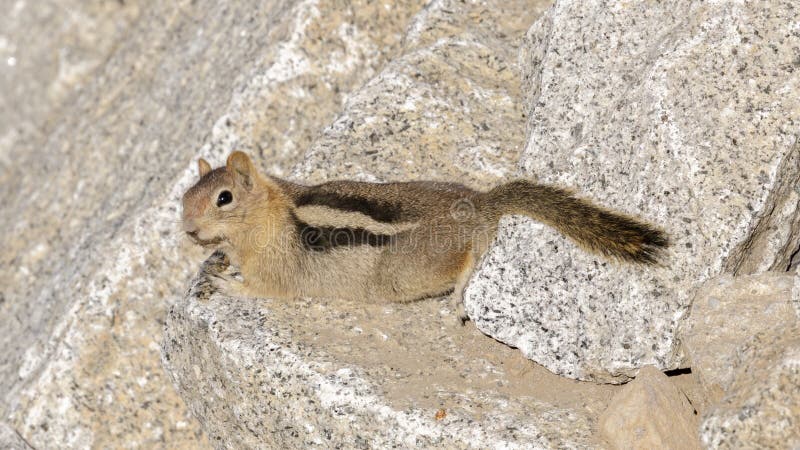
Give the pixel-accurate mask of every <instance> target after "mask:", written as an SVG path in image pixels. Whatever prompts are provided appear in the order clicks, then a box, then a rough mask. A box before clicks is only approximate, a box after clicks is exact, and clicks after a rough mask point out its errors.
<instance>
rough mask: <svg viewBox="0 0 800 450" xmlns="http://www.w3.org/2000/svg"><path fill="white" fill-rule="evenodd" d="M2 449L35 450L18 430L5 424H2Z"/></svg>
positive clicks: (0, 446)
mask: <svg viewBox="0 0 800 450" xmlns="http://www.w3.org/2000/svg"><path fill="white" fill-rule="evenodd" d="M0 448H2V449H3V450H33V447H31V446H30V445H28V443H27V442H25V439H22V436H20V435H19V433H17V431H16V430H14V429H13V428H11V426H10V425H9V424H7V423H5V422H0Z"/></svg>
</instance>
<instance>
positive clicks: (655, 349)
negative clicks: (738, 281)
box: [466, 0, 800, 382]
mask: <svg viewBox="0 0 800 450" xmlns="http://www.w3.org/2000/svg"><path fill="white" fill-rule="evenodd" d="M797 14H798V9H797V5H796V4H794V3H792V2H746V3H739V2H715V3H708V2H702V1H669V2H657V3H636V2H633V3H616V4H606V3H605V2H584V1H577V0H563V1H559V2H557V3H556V5H555V6H554V7H553V8H552V9H551V10H549V11H548V12H547V14H546V15H545V16H544V17H543V18H542V19H541V20H539V21H538V22H537V23H536V24H534V26H533V27H532V28H531V30H530V32H529V34H528V38H527V40H526V42H525V44H524V45H523V51H522V52H521V63H520V65H521V66H522V67H523V68H524V69H525V70H526V72H525V81H524V82H523V89H524V91H525V95H526V98H527V110H528V112H529V118H528V131H529V137H528V142H527V146H526V148H525V150H524V152H523V153H522V156H521V159H520V172H519V175H521V176H526V177H537V178H538V179H539V180H540V181H543V182H549V183H556V184H560V185H564V186H569V187H574V188H576V189H577V190H579V192H580V193H581V195H584V196H586V197H587V198H591V199H593V200H595V201H597V202H599V203H602V204H604V205H607V206H609V207H611V208H614V209H617V210H621V211H624V212H627V213H629V214H632V215H635V216H639V217H641V218H643V219H645V220H648V221H651V222H653V223H655V224H657V225H658V226H660V227H663V228H664V229H665V230H666V231H667V232H668V233H669V235H670V239H671V244H672V245H671V249H670V251H669V252H668V254H667V255H666V257H665V258H664V261H663V266H655V267H643V266H636V265H625V264H618V263H615V262H612V261H607V260H604V259H602V258H599V257H597V256H594V255H590V254H587V253H585V252H583V251H581V250H580V249H578V248H577V247H576V246H575V245H573V244H572V243H571V242H569V241H567V240H566V239H565V238H563V237H562V236H560V235H558V234H557V233H556V232H554V231H553V230H551V229H549V228H546V227H544V226H542V225H540V224H537V223H535V222H533V221H531V220H529V219H527V218H523V217H510V218H506V219H505V220H504V221H503V225H502V227H501V229H500V232H499V235H498V239H497V242H496V245H495V246H494V247H493V248H492V249H491V250H490V251H489V252H488V254H487V256H486V258H485V259H484V261H483V263H482V264H481V266H480V267H479V269H478V270H477V272H476V274H475V275H474V277H473V279H472V282H471V283H470V285H469V288H468V290H467V295H466V307H467V312H468V313H469V315H470V317H471V318H472V319H473V320H474V321H475V323H476V325H477V326H478V328H480V329H481V330H482V331H484V332H485V333H487V334H489V335H490V336H492V337H494V338H496V339H498V340H500V341H502V342H506V343H508V344H509V345H513V346H515V347H518V348H519V349H520V350H521V351H522V352H523V353H524V354H525V355H526V356H527V357H529V358H531V359H533V360H534V361H537V362H539V363H541V364H543V365H545V366H546V367H548V368H549V369H550V370H552V371H554V372H556V373H559V374H563V375H566V376H569V377H573V378H577V379H581V380H597V381H604V382H622V381H625V380H627V379H628V378H629V377H631V376H633V375H634V374H635V373H636V371H637V370H638V369H639V368H640V367H642V366H644V365H649V364H650V365H655V366H657V367H659V368H661V369H673V368H677V367H680V366H682V365H685V364H686V359H685V355H684V354H683V352H682V351H681V349H680V345H679V344H680V342H679V339H677V330H678V327H679V325H680V324H681V322H682V321H683V320H684V318H685V316H686V313H687V311H688V307H689V304H690V300H691V298H692V297H693V295H694V292H695V291H696V289H697V287H698V286H699V285H700V284H701V283H702V282H703V281H704V280H706V279H708V278H710V277H712V276H714V275H717V274H720V273H735V274H746V273H752V272H757V271H763V270H767V269H780V270H785V268H786V267H788V265H789V261H790V258H791V255H792V254H793V252H794V251H795V250H796V249H797V248H798V239H800V234H798V233H797V232H796V231H793V230H797V229H798V227H800V213H799V211H800V210H799V209H798V200H799V199H800V196H798V193H797V192H796V190H795V189H796V186H797V185H798V180H800V164H798V161H800V145H799V144H798V142H797V127H796V126H795V125H794V124H796V123H798V120H800V97H798V96H797V95H793V93H795V92H797V91H798V89H800V69H799V67H800V66H798V56H797V48H798V47H800V37H799V36H798V34H797V30H796V29H794V28H793V26H794V25H793V23H794V18H796V17H797Z"/></svg>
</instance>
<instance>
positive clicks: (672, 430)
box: [600, 366, 700, 450]
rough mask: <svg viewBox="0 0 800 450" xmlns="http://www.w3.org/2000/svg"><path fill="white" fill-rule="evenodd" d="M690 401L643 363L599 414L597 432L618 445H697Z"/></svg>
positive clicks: (680, 449) (683, 448)
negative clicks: (598, 428)
mask: <svg viewBox="0 0 800 450" xmlns="http://www.w3.org/2000/svg"><path fill="white" fill-rule="evenodd" d="M697 425H698V421H697V416H696V413H695V411H694V409H693V408H692V405H690V404H689V402H688V401H687V399H686V396H685V395H684V394H682V393H681V392H680V391H679V390H678V389H677V388H676V387H675V386H674V385H673V384H672V383H671V382H670V380H669V378H668V377H667V376H666V375H664V374H663V373H661V372H660V371H659V370H658V369H656V368H654V367H653V366H645V367H643V368H642V369H641V370H640V371H639V373H638V374H637V375H636V379H635V380H633V381H632V382H630V383H628V384H627V385H625V387H624V388H623V389H622V390H621V391H620V392H618V393H617V394H616V395H615V396H614V398H613V399H612V400H611V406H609V408H608V409H607V410H606V411H605V412H604V413H603V415H602V416H601V417H600V432H601V434H602V435H603V437H604V438H605V439H606V440H607V441H608V442H609V443H610V444H611V445H612V447H613V448H618V449H651V448H661V449H674V450H688V449H699V448H700V440H699V439H698V436H697Z"/></svg>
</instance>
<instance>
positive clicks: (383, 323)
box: [163, 254, 609, 448]
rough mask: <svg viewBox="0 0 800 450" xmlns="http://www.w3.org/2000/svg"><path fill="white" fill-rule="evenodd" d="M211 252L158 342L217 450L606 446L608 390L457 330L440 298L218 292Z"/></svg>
mask: <svg viewBox="0 0 800 450" xmlns="http://www.w3.org/2000/svg"><path fill="white" fill-rule="evenodd" d="M219 255H220V254H214V255H212V256H211V258H209V260H207V261H206V263H205V264H204V267H203V270H202V271H201V273H200V275H199V276H198V277H197V278H196V279H195V280H194V281H193V282H192V287H191V289H190V291H189V293H188V294H187V297H186V298H185V299H184V300H182V301H179V302H177V303H176V304H175V305H174V306H173V307H172V309H171V311H170V313H169V315H168V316H167V322H166V325H165V336H164V344H163V355H164V356H163V358H164V367H165V369H166V370H167V372H168V373H169V374H170V376H171V378H172V380H173V382H174V383H175V386H176V387H177V388H178V391H179V392H180V393H181V395H182V396H183V397H184V398H185V399H186V401H187V403H188V405H189V408H190V410H191V411H192V414H193V415H194V416H195V417H197V418H198V419H199V420H200V422H201V423H202V424H203V429H204V430H205V432H206V433H207V434H208V437H209V440H210V441H211V442H212V443H213V444H214V445H215V446H216V447H217V448H308V447H320V448H390V447H400V448H411V447H418V448H517V447H518V448H565V447H566V448H589V447H598V446H601V443H600V442H599V441H597V439H596V437H595V436H594V434H593V429H594V428H595V427H596V414H597V411H602V409H603V408H604V407H605V405H606V403H605V402H606V401H607V398H608V396H609V394H608V393H607V390H605V389H601V388H602V387H597V386H592V385H587V384H582V385H579V384H577V383H574V382H571V381H570V380H567V379H563V378H560V377H557V376H556V375H553V374H551V373H549V372H547V371H546V369H544V368H541V367H538V368H537V367H533V366H532V365H531V363H530V361H528V360H525V359H522V358H521V357H520V356H519V355H518V353H517V352H515V351H514V350H513V349H510V348H508V347H506V346H505V345H503V344H501V343H498V342H496V341H494V340H492V339H490V338H487V337H486V336H484V335H482V334H481V333H479V332H478V331H477V330H476V329H475V328H472V327H458V328H456V327H454V325H453V322H452V311H450V310H448V308H446V307H444V306H443V305H445V304H446V302H445V301H434V300H431V301H426V302H416V303H411V304H394V305H379V304H355V303H350V302H344V301H335V300H331V301H326V300H320V299H305V300H293V301H278V300H268V299H254V298H231V297H225V296H221V295H219V294H217V293H216V292H215V288H214V287H213V286H212V284H211V282H210V280H211V279H213V278H211V277H214V276H216V275H217V274H219V273H220V272H224V271H226V270H230V268H228V267H227V266H226V265H225V264H224V262H223V261H222V259H221V258H220V257H219ZM567 391H569V392H570V395H569V396H564V395H561V394H559V395H553V393H554V392H567ZM544 392H549V394H544Z"/></svg>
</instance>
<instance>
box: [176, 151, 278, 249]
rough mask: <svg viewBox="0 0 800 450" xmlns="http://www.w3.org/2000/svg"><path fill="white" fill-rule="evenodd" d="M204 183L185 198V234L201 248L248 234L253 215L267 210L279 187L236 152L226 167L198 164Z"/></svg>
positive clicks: (191, 190) (201, 179)
mask: <svg viewBox="0 0 800 450" xmlns="http://www.w3.org/2000/svg"><path fill="white" fill-rule="evenodd" d="M197 167H198V170H199V173H200V180H199V181H198V182H197V183H196V184H195V185H194V186H192V187H191V188H189V190H188V191H186V193H185V194H184V195H183V201H182V204H183V231H185V232H186V234H187V235H189V237H190V238H191V239H192V240H193V241H194V242H195V243H197V244H200V245H202V246H204V247H213V246H216V245H217V244H220V243H222V242H223V241H226V240H229V239H230V238H231V237H232V236H233V235H234V234H235V233H237V232H240V231H243V230H244V231H246V229H247V227H248V223H249V216H251V214H250V212H251V211H257V210H259V209H263V208H264V206H265V204H266V202H268V201H269V200H270V197H271V196H273V195H275V194H276V193H277V192H276V190H277V187H276V186H272V184H273V183H270V182H269V181H267V180H265V179H263V178H262V177H260V176H259V174H258V172H257V171H256V169H255V167H254V166H253V163H252V161H250V157H248V156H247V155H246V154H244V153H242V152H239V151H236V152H233V153H231V154H230V156H228V160H227V162H226V164H225V167H220V168H217V169H214V170H212V169H211V165H210V164H208V162H206V160H204V159H202V158H201V159H200V160H199V161H198V162H197Z"/></svg>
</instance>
